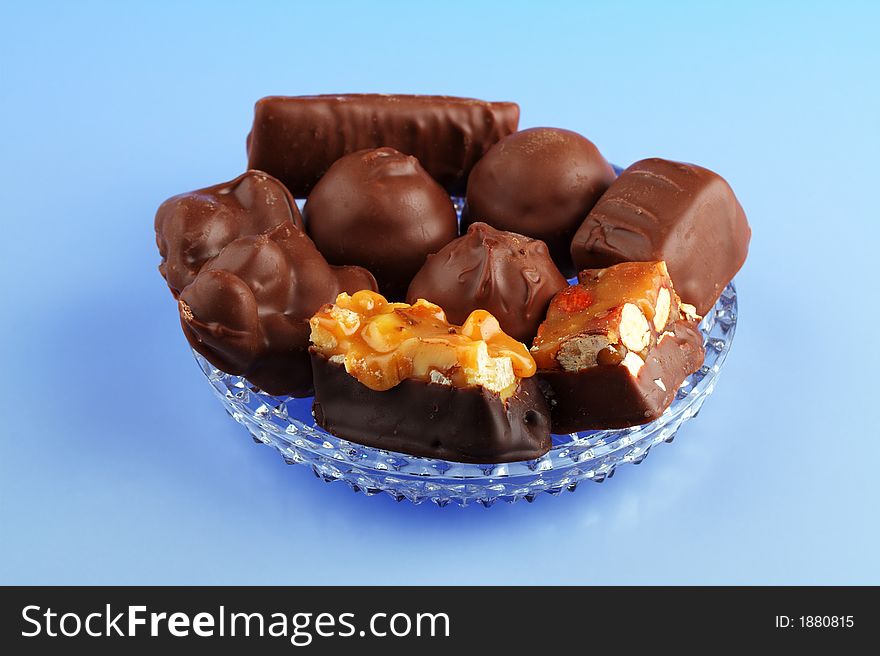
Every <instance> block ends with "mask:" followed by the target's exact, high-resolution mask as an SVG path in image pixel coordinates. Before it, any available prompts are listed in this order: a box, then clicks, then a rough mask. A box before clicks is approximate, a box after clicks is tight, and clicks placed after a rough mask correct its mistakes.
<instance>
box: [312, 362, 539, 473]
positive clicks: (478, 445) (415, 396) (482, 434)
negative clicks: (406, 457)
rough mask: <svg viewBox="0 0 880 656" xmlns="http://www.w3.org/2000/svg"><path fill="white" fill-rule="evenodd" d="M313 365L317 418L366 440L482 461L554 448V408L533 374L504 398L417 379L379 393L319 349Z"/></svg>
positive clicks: (402, 449)
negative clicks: (550, 408) (549, 406)
mask: <svg viewBox="0 0 880 656" xmlns="http://www.w3.org/2000/svg"><path fill="white" fill-rule="evenodd" d="M312 370H313V371H314V376H315V402H314V404H313V406H312V408H313V412H314V415H315V421H317V423H318V425H319V426H321V427H322V428H324V429H325V430H327V431H329V432H330V433H333V434H334V435H337V436H339V437H343V438H345V439H349V440H352V441H353V442H357V443H359V444H364V445H366V446H371V447H375V448H377V449H387V450H389V451H399V452H401V453H409V454H412V455H415V456H423V457H427V458H442V459H444V460H453V461H457V462H475V463H496V462H514V461H517V460H531V459H533V458H539V457H540V456H542V455H544V454H545V453H547V451H549V449H550V431H549V429H550V422H549V419H548V411H547V405H546V401H545V400H544V397H543V395H542V394H541V391H540V389H539V388H538V385H537V383H536V382H535V379H534V378H526V379H523V380H521V381H520V382H519V384H518V386H517V389H516V390H515V391H514V393H513V394H512V395H511V397H510V398H509V399H507V401H502V400H501V399H500V398H499V397H498V395H497V394H493V393H492V392H490V391H488V390H486V389H485V388H483V387H479V386H472V387H450V386H447V385H441V384H437V383H430V382H424V381H421V380H414V379H409V380H404V381H402V382H401V383H400V384H399V385H397V386H395V387H393V388H391V389H389V390H386V391H384V392H377V391H375V390H371V389H370V388H369V387H366V386H365V385H362V384H360V383H359V382H358V381H357V380H356V379H355V378H353V377H352V376H350V375H349V374H348V373H346V371H345V367H343V366H342V365H341V364H336V363H333V362H330V361H329V360H327V359H325V358H324V357H322V356H321V355H318V354H313V355H312Z"/></svg>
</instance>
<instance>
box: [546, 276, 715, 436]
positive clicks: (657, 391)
mask: <svg viewBox="0 0 880 656" xmlns="http://www.w3.org/2000/svg"><path fill="white" fill-rule="evenodd" d="M578 278H579V281H578V284H576V285H572V286H571V287H568V288H567V289H564V290H563V291H561V292H560V293H559V294H557V295H556V296H555V297H554V298H553V300H552V301H551V302H550V307H549V309H548V311H547V319H546V320H545V321H544V323H542V324H541V327H540V328H539V329H538V335H537V337H536V338H535V341H534V344H533V346H532V349H531V353H532V356H533V357H534V358H535V362H536V364H537V366H538V369H539V371H538V376H539V379H540V380H541V382H542V385H543V386H544V389H545V392H546V393H547V396H548V400H549V402H550V408H551V418H552V424H553V431H554V432H556V433H569V432H576V431H581V430H589V429H600V428H622V427H625V426H633V425H636V424H643V423H647V422H648V421H651V420H653V419H656V418H657V417H659V416H660V415H661V414H662V413H663V411H664V410H665V409H666V408H667V407H668V406H669V404H670V403H671V402H672V399H673V398H674V396H675V392H676V390H677V389H678V387H679V386H680V385H681V383H682V382H683V381H684V379H685V378H686V377H687V376H688V375H690V374H691V373H693V372H694V371H696V370H697V368H699V366H700V365H701V364H702V362H703V348H702V337H701V335H700V332H699V330H698V327H697V326H698V317H696V316H695V315H694V308H693V307H692V306H690V305H687V304H684V303H682V302H681V301H680V299H679V297H678V295H677V294H676V293H675V290H674V288H673V285H672V281H671V280H670V278H669V274H668V272H667V269H666V265H665V263H664V262H625V263H622V264H618V265H616V266H612V267H609V268H607V269H594V270H585V271H582V272H581V274H580V275H579V276H578Z"/></svg>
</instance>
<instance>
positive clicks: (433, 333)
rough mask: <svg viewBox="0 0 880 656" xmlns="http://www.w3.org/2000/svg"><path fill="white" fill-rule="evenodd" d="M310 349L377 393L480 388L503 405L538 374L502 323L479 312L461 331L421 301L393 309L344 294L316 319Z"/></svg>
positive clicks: (374, 298) (363, 294)
mask: <svg viewBox="0 0 880 656" xmlns="http://www.w3.org/2000/svg"><path fill="white" fill-rule="evenodd" d="M310 323H311V327H312V336H311V339H312V343H313V344H314V345H315V349H316V350H317V351H318V353H320V354H321V355H322V356H324V357H326V358H328V359H330V360H331V361H334V362H340V363H342V364H344V365H345V370H346V371H347V372H348V373H349V374H351V375H352V376H354V377H355V378H357V379H358V380H359V381H360V382H361V383H363V384H364V385H366V386H367V387H369V388H370V389H373V390H379V391H381V390H387V389H390V388H392V387H394V386H395V385H397V384H398V383H400V381H402V380H404V379H406V378H414V379H418V380H423V381H426V382H433V383H440V384H445V385H453V386H456V387H467V386H473V385H479V386H481V387H484V388H486V389H488V390H491V391H492V392H496V393H497V394H499V395H500V396H501V397H502V398H503V399H506V398H508V397H509V396H510V395H511V394H513V393H514V392H515V391H516V386H517V382H518V380H519V379H520V378H528V377H529V376H532V375H534V373H535V369H536V367H535V361H534V360H533V359H532V356H531V355H529V351H528V349H527V348H526V346H525V345H524V344H522V343H521V342H518V341H516V340H515V339H513V338H512V337H510V336H508V335H507V334H505V333H504V332H503V331H502V330H501V327H500V326H499V325H498V320H497V319H495V317H493V316H492V315H491V314H490V313H488V312H486V311H485V310H474V311H473V312H471V314H470V316H468V318H467V320H466V321H465V322H464V325H463V326H455V325H453V324H451V323H449V322H448V321H447V320H446V315H445V314H444V312H443V310H442V309H441V308H440V307H439V306H438V305H434V304H433V303H429V302H428V301H425V300H423V299H419V300H418V301H416V302H415V303H413V304H412V305H409V304H407V303H389V302H388V301H386V300H385V297H383V296H382V295H380V294H377V293H375V292H372V291H368V290H364V291H359V292H356V293H355V294H352V295H351V296H349V295H348V294H345V293H343V294H340V295H339V296H337V297H336V303H335V304H332V305H329V304H328V305H325V306H324V307H322V308H321V309H320V310H318V312H317V313H316V314H315V315H314V316H313V317H312V318H311V320H310Z"/></svg>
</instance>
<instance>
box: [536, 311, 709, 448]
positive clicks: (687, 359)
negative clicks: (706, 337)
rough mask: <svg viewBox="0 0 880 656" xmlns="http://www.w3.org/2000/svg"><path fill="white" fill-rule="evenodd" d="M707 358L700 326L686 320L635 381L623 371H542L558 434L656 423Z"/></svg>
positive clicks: (662, 342)
mask: <svg viewBox="0 0 880 656" xmlns="http://www.w3.org/2000/svg"><path fill="white" fill-rule="evenodd" d="M703 355H704V352H703V337H702V335H701V334H700V331H699V329H698V328H697V322H696V321H687V320H685V321H679V322H676V324H675V325H674V327H673V329H672V330H671V331H670V332H668V333H667V334H665V335H664V336H662V338H661V340H660V341H659V343H658V344H657V346H656V347H654V348H653V349H652V350H651V351H650V353H648V355H647V356H646V358H645V364H644V366H643V367H642V368H641V369H640V370H639V371H638V373H637V374H636V375H633V374H632V372H631V371H630V370H629V369H627V368H626V367H624V366H621V365H600V366H595V367H592V368H590V369H585V370H583V371H563V370H541V371H539V372H538V379H539V381H540V383H541V388H542V389H543V390H544V392H545V394H546V395H547V400H548V402H549V405H550V417H551V422H552V426H553V432H554V433H576V432H578V431H583V430H597V429H603V428H625V427H627V426H636V425H638V424H645V423H648V422H650V421H653V420H654V419H657V418H658V417H659V416H660V415H662V414H663V411H664V410H665V409H666V408H668V407H669V404H670V403H672V401H673V399H674V398H675V393H676V392H677V391H678V388H679V386H680V385H681V383H682V382H684V379H685V378H687V377H688V376H689V375H690V374H692V373H693V372H694V371H696V370H697V369H699V368H700V365H702V364H703Z"/></svg>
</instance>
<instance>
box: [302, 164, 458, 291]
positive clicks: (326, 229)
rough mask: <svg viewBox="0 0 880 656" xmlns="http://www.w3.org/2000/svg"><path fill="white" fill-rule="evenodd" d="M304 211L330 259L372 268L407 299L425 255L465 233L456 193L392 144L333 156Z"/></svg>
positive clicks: (309, 229)
mask: <svg viewBox="0 0 880 656" xmlns="http://www.w3.org/2000/svg"><path fill="white" fill-rule="evenodd" d="M303 216H304V218H305V222H306V230H307V232H308V234H309V236H310V237H311V238H312V240H313V241H314V242H315V245H316V246H317V247H318V250H319V251H321V253H322V254H323V255H324V257H326V258H327V260H328V261H329V262H330V263H331V264H357V265H360V266H363V267H366V268H367V269H369V270H370V271H371V272H372V273H373V275H374V276H376V280H377V281H378V283H379V290H380V291H381V292H382V293H383V294H384V295H385V296H387V297H389V298H392V299H403V297H404V296H405V295H406V288H407V286H408V285H409V283H410V280H412V279H413V276H414V275H415V274H416V271H418V270H419V269H420V268H421V266H422V264H424V263H425V258H427V257H428V255H429V254H431V253H436V252H437V251H439V250H440V249H441V248H443V247H444V246H445V245H446V244H448V243H449V242H450V241H452V240H453V239H455V238H456V237H457V236H458V220H457V218H456V215H455V207H454V206H453V204H452V199H451V198H450V197H449V194H448V193H446V191H445V190H444V189H443V187H441V186H440V185H439V184H437V182H435V181H434V179H433V178H432V177H431V176H430V175H428V174H427V173H426V172H425V169H423V168H422V166H421V165H420V164H419V160H417V159H416V158H415V157H412V156H410V155H404V154H402V153H399V152H398V151H396V150H394V149H393V148H377V149H374V150H361V151H358V152H356V153H352V154H351V155H346V156H345V157H343V158H341V159H339V160H338V161H336V162H334V164H333V165H332V166H331V167H330V169H329V170H328V171H327V173H326V174H325V175H324V177H322V178H321V180H320V181H319V182H318V184H317V185H315V188H314V189H313V190H312V193H311V194H309V198H308V201H307V202H306V204H305V207H304V208H303Z"/></svg>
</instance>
